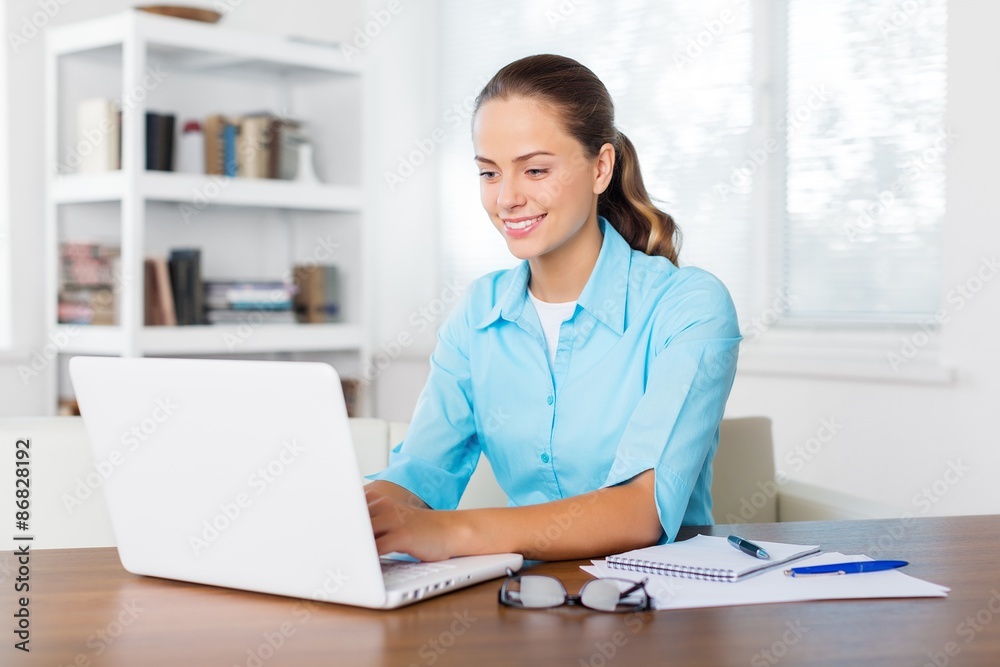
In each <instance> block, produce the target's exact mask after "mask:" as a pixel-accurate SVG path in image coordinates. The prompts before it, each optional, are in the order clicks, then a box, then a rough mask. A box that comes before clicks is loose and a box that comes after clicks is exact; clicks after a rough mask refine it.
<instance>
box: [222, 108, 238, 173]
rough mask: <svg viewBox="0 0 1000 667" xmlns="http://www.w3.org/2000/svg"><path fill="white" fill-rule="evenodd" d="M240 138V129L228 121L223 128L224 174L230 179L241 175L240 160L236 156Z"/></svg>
mask: <svg viewBox="0 0 1000 667" xmlns="http://www.w3.org/2000/svg"><path fill="white" fill-rule="evenodd" d="M238 136H239V127H237V126H236V124H234V123H230V122H228V121H227V122H226V124H225V125H224V126H223V127H222V174H223V175H224V176H229V177H230V178H235V177H236V176H238V175H239V160H238V159H237V156H236V142H237V138H238Z"/></svg>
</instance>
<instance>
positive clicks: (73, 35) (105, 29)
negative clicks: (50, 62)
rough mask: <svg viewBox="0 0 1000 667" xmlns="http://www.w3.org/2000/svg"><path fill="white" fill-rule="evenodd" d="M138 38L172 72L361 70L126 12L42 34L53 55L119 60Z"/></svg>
mask: <svg viewBox="0 0 1000 667" xmlns="http://www.w3.org/2000/svg"><path fill="white" fill-rule="evenodd" d="M132 36H139V37H140V38H141V39H143V40H145V41H146V42H147V43H148V45H149V51H150V53H152V54H157V55H159V56H161V57H163V58H164V59H165V60H167V61H168V62H170V64H171V65H172V66H173V67H172V68H171V69H174V68H176V69H182V70H186V71H209V70H212V69H222V68H232V67H234V66H238V67H242V68H243V69H245V70H248V71H250V70H253V71H261V70H262V69H264V70H274V71H280V72H282V73H294V72H295V71H296V70H300V71H303V72H320V73H328V74H343V75H351V76H357V75H358V74H359V73H360V71H361V69H360V67H359V65H357V64H351V63H349V62H347V58H346V57H345V56H344V54H343V53H342V52H341V50H340V49H338V48H335V47H333V46H325V45H315V44H306V43H301V42H294V41H291V40H289V39H287V38H283V37H279V36H276V35H268V34H258V33H253V32H242V31H236V30H231V29H229V28H226V27H220V26H215V25H210V24H205V23H198V22H195V21H186V20H183V19H177V18H172V17H167V16H157V15H154V14H148V13H146V12H140V11H128V12H123V13H120V14H115V15H112V16H106V17H103V18H98V19H93V20H90V21H83V22H80V23H74V24H71V25H64V26H57V27H53V28H51V29H49V30H48V31H46V38H47V39H48V42H49V49H50V50H51V51H52V52H53V53H55V54H56V55H69V54H73V53H86V52H96V53H95V55H97V56H98V57H101V56H109V57H112V58H114V57H120V53H121V51H120V48H118V47H120V46H121V45H122V44H123V43H125V42H126V41H127V40H128V39H130V38H131V37H132Z"/></svg>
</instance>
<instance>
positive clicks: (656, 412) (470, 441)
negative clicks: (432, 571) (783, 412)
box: [366, 55, 740, 560]
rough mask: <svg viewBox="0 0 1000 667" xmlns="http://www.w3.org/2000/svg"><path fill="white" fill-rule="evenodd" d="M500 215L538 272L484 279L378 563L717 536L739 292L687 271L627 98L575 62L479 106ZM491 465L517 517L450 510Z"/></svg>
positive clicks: (515, 76) (394, 494)
mask: <svg viewBox="0 0 1000 667" xmlns="http://www.w3.org/2000/svg"><path fill="white" fill-rule="evenodd" d="M472 124H473V128H472V137H473V145H474V148H475V161H476V164H477V166H478V167H479V171H480V178H481V195H482V203H483V207H484V208H485V209H486V212H487V213H488V214H489V217H490V219H491V220H492V222H493V225H494V226H495V227H496V228H497V231H499V232H500V234H501V235H502V236H503V237H504V239H505V241H506V242H507V246H508V248H509V249H510V251H511V253H513V254H514V255H515V256H516V257H518V258H519V259H522V260H524V261H522V262H521V264H520V265H519V266H517V267H516V268H514V269H510V270H506V271H497V272H494V273H490V274H488V275H486V276H483V277H482V278H480V279H478V280H476V281H474V282H473V283H472V285H471V286H470V287H469V289H468V290H467V291H466V293H465V295H464V297H463V299H462V300H461V301H460V302H459V303H458V304H457V305H456V307H455V310H454V311H453V312H452V313H451V314H450V315H449V317H448V318H447V320H446V321H445V323H444V324H443V325H442V326H441V329H440V330H439V332H438V343H437V346H436V348H435V350H434V353H433V355H432V356H431V371H430V375H429V377H428V380H427V385H426V386H425V387H424V390H423V392H422V393H421V396H420V399H419V401H418V403H417V407H416V410H415V412H414V415H413V420H412V421H411V423H410V427H409V430H408V432H407V435H406V438H405V439H404V441H403V442H401V443H400V444H399V445H397V446H396V447H395V448H394V449H393V451H392V456H391V457H390V461H389V466H388V467H387V468H386V469H385V470H383V471H382V472H380V473H378V474H377V475H373V476H372V477H373V479H375V480H376V481H374V482H372V483H370V484H369V485H368V486H367V487H366V489H367V496H368V503H369V512H370V514H371V519H372V526H373V529H374V531H375V537H376V542H377V544H378V549H379V552H380V553H388V552H393V551H398V552H405V553H409V554H411V555H413V556H415V557H417V558H420V559H423V560H438V559H443V558H449V557H452V556H461V555H473V554H485V553H501V552H515V553H521V554H523V555H524V556H525V557H526V558H529V559H542V560H560V559H569V558H583V557H588V556H597V555H605V554H609V553H616V552H622V551H626V550H629V549H635V548H640V547H644V546H649V545H651V544H655V543H657V542H666V541H671V540H673V539H674V538H675V536H676V534H677V529H678V527H679V526H681V525H683V524H710V523H712V515H711V496H710V492H709V490H710V485H711V460H712V457H713V455H714V453H715V449H716V446H717V444H718V428H719V422H720V421H721V420H722V414H723V409H724V407H725V402H726V399H727V398H728V396H729V390H730V388H731V387H732V382H733V376H734V374H735V371H736V353H737V349H738V346H739V341H740V335H739V328H738V325H737V321H736V313H735V309H734V308H733V304H732V300H731V299H730V297H729V293H728V292H727V291H726V289H725V287H724V286H723V285H722V284H721V283H720V282H719V281H718V280H717V279H716V278H714V277H713V276H712V275H710V274H708V273H706V272H704V271H701V270H699V269H695V268H690V267H685V268H678V267H677V266H676V262H677V246H676V245H675V237H678V236H679V233H678V230H677V229H676V227H675V225H674V221H673V220H672V219H671V218H670V216H668V215H667V214H665V213H663V212H662V211H660V210H658V209H657V208H656V207H655V206H654V205H653V204H652V202H651V201H650V199H649V196H648V195H647V194H646V190H645V187H644V185H643V182H642V176H641V174H640V172H639V163H638V158H637V156H636V152H635V149H634V148H633V146H632V144H631V142H629V140H628V139H627V138H626V137H625V135H624V134H622V133H621V132H618V131H617V130H616V129H615V127H614V108H613V105H612V101H611V97H610V95H609V94H608V91H607V89H606V88H605V87H604V85H603V84H602V83H601V81H600V80H599V79H598V78H597V77H596V76H595V75H594V73H593V72H591V71H590V70H589V69H587V68H586V67H584V66H583V65H581V64H580V63H578V62H576V61H574V60H571V59H569V58H565V57H561V56H554V55H538V56H530V57H527V58H523V59H521V60H518V61H516V62H514V63H511V64H510V65H507V66H506V67H504V68H503V69H501V70H500V71H499V72H498V73H497V74H496V75H495V76H494V77H493V78H492V79H491V80H490V82H489V83H487V84H486V86H485V88H484V89H483V90H482V92H481V93H480V95H479V97H478V98H477V100H476V108H475V112H474V115H473V123H472ZM480 452H482V453H483V454H484V455H485V456H486V458H487V459H488V460H489V461H490V463H491V465H492V467H493V471H494V473H495V475H496V477H497V481H498V482H499V483H500V485H501V487H502V488H503V489H504V491H505V492H506V493H507V495H508V497H509V498H510V501H511V502H510V504H511V506H510V507H506V508H496V509H480V510H459V511H447V512H444V511H438V510H443V509H453V508H454V507H455V506H456V505H457V504H458V501H459V499H460V497H461V494H462V492H463V491H464V489H465V485H466V483H467V482H468V479H469V476H470V475H471V474H472V472H473V470H474V469H475V466H476V463H477V462H478V459H479V455H480Z"/></svg>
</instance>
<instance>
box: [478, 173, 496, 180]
mask: <svg viewBox="0 0 1000 667" xmlns="http://www.w3.org/2000/svg"><path fill="white" fill-rule="evenodd" d="M496 175H497V173H496V172H495V171H481V172H479V176H480V177H481V178H487V179H489V178H493V177H494V176H496Z"/></svg>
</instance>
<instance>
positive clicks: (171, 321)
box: [143, 257, 177, 327]
mask: <svg viewBox="0 0 1000 667" xmlns="http://www.w3.org/2000/svg"><path fill="white" fill-rule="evenodd" d="M143 265H144V269H145V279H146V283H145V286H146V289H145V305H146V325H147V326H167V327H172V326H176V325H177V311H176V310H175V308H174V296H173V289H172V288H171V285H170V268H169V266H168V264H167V260H166V258H165V257H147V258H146V260H145V262H144V263H143Z"/></svg>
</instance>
